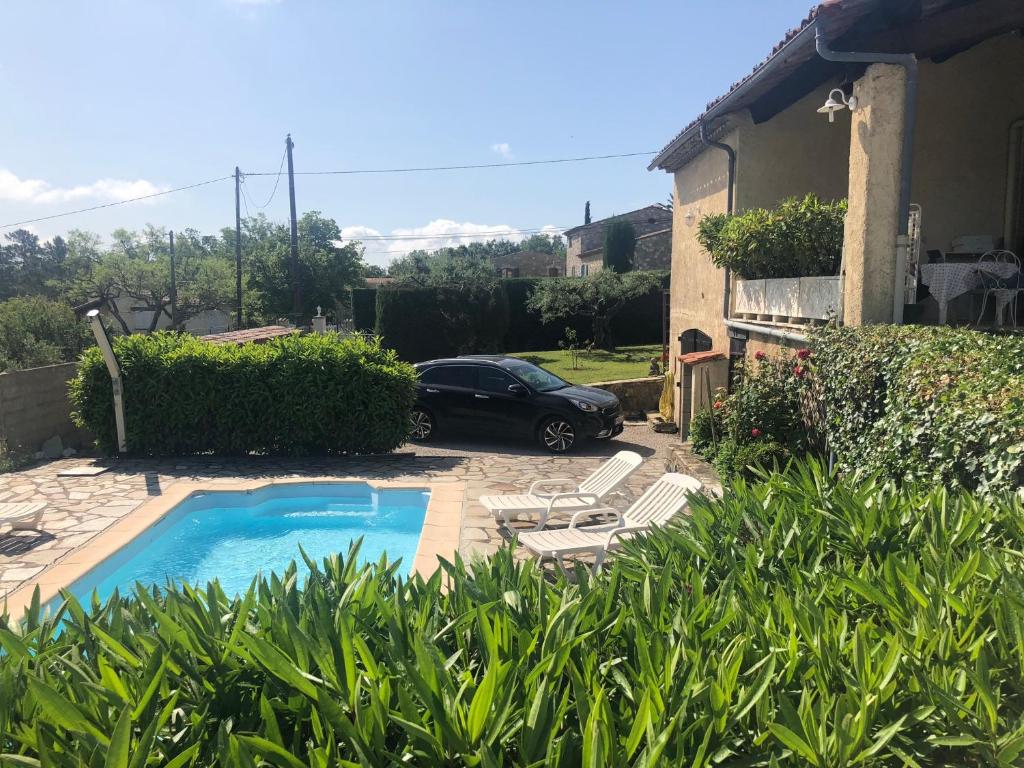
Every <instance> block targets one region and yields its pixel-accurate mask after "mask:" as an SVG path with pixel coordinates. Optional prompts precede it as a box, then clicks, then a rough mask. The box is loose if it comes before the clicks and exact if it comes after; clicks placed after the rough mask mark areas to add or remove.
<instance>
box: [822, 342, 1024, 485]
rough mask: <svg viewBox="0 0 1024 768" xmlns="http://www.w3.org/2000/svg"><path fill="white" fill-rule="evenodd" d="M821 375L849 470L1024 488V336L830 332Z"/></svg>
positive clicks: (831, 438) (837, 445) (836, 443)
mask: <svg viewBox="0 0 1024 768" xmlns="http://www.w3.org/2000/svg"><path fill="white" fill-rule="evenodd" d="M813 346H814V358H813V361H814V362H813V368H814V375H815V379H816V381H817V382H818V385H819V387H820V391H821V398H822V401H823V406H824V412H825V414H826V424H825V428H826V432H827V437H828V443H829V446H830V447H831V448H832V450H834V451H835V453H836V456H837V458H838V461H839V466H840V467H841V468H843V469H846V470H862V471H868V472H876V471H877V472H884V473H886V474H887V475H889V476H890V477H893V478H900V479H906V480H921V481H925V482H930V483H936V484H951V485H959V486H963V487H966V488H972V489H980V490H982V491H985V492H989V491H998V490H1001V489H1012V488H1016V487H1018V486H1021V485H1024V338H1022V337H1020V336H995V335H989V334H984V333H979V332H977V331H973V330H969V329H963V328H948V327H920V326H891V325H871V326H864V327H860V328H844V329H835V328H825V329H822V330H821V331H819V332H818V333H817V334H816V335H815V337H814V339H813Z"/></svg>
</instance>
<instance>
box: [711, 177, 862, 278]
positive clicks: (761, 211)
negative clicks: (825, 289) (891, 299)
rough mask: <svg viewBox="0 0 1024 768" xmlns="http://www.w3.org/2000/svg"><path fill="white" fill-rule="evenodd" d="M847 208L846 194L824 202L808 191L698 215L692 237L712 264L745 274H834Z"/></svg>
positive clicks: (786, 275) (779, 275)
mask: <svg viewBox="0 0 1024 768" xmlns="http://www.w3.org/2000/svg"><path fill="white" fill-rule="evenodd" d="M846 208H847V205H846V201H845V200H839V201H836V202H829V203H826V202H822V201H821V200H819V199H818V198H817V197H816V196H815V195H807V196H806V197H804V198H803V199H798V198H795V197H793V198H789V199H787V200H783V201H782V202H781V203H780V204H779V206H778V207H777V208H772V209H765V208H751V209H750V210H748V211H744V212H743V213H739V214H736V215H733V216H728V215H726V214H723V213H717V214H709V215H707V216H705V217H704V218H703V219H701V221H700V225H699V228H698V232H697V239H698V241H700V244H701V245H702V246H704V248H705V250H707V252H708V253H710V254H711V260H712V261H713V262H714V263H715V264H717V265H718V266H719V267H730V268H731V269H733V270H734V271H735V272H736V274H737V275H739V276H740V277H742V278H744V279H746V280H757V279H761V278H772V277H813V276H816V275H835V274H838V272H839V261H840V257H841V255H842V250H843V226H844V221H845V218H846Z"/></svg>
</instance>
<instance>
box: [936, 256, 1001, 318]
mask: <svg viewBox="0 0 1024 768" xmlns="http://www.w3.org/2000/svg"><path fill="white" fill-rule="evenodd" d="M982 271H985V272H988V273H990V274H993V275H996V276H998V277H1000V278H1002V279H1003V280H1006V279H1009V278H1011V277H1013V275H1014V274H1015V273H1016V272H1017V266H1016V265H1015V264H1006V263H1003V262H994V261H988V262H985V263H983V264H978V263H977V262H975V263H973V264H971V263H968V264H942V263H939V264H922V265H921V282H922V283H924V284H925V285H927V286H928V292H929V293H930V294H931V295H932V296H934V297H935V300H936V301H937V302H938V303H939V322H940V323H945V322H946V310H947V308H948V306H949V302H950V300H951V299H955V298H956V297H957V296H961V295H963V294H965V293H967V292H968V291H972V290H974V289H975V288H980V287H981V286H982V285H983V283H982V281H981V274H980V273H981V272H982Z"/></svg>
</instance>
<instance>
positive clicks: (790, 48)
mask: <svg viewBox="0 0 1024 768" xmlns="http://www.w3.org/2000/svg"><path fill="white" fill-rule="evenodd" d="M817 27H818V19H817V18H815V19H813V20H812V21H811V22H810V23H808V24H807V26H805V27H804V28H803V29H801V30H800V31H799V32H797V33H796V34H795V35H793V37H792V38H791V39H790V40H788V41H787V42H786V43H785V45H783V46H781V47H780V48H779V50H778V51H776V52H775V53H774V54H773V55H772V57H771V58H770V59H768V60H767V61H766V62H765V63H764V64H763V65H761V66H760V67H759V68H758V70H757V71H756V72H755V73H753V74H752V75H751V76H750V77H749V78H747V79H746V80H744V81H743V82H742V83H740V85H738V86H737V87H736V88H735V89H733V90H732V91H730V92H729V93H728V94H726V95H725V96H723V97H722V98H721V99H720V100H719V101H718V102H716V103H715V104H713V105H712V106H711V107H709V108H708V109H707V110H705V111H704V113H703V114H702V115H701V116H700V117H698V118H697V120H695V121H694V122H693V123H692V124H691V125H689V126H688V127H687V128H686V129H685V130H684V131H683V132H682V133H680V134H679V135H678V136H676V137H675V138H674V139H673V140H672V141H671V142H669V144H668V145H667V146H666V147H665V148H664V149H663V150H661V152H659V153H658V155H657V157H655V158H654V160H652V161H651V163H650V165H648V166H647V170H648V171H653V170H655V169H661V170H664V171H666V172H667V173H672V172H674V171H676V170H678V169H679V168H681V167H682V166H683V165H685V163H680V164H675V163H673V164H672V165H671V166H670V165H669V164H668V160H669V159H670V158H671V157H672V155H674V154H675V153H676V152H678V151H679V150H680V149H682V148H683V147H685V146H686V145H687V144H689V143H690V142H691V141H693V140H694V139H695V138H697V137H698V136H699V135H700V124H701V123H702V122H704V123H707V122H710V121H712V120H715V119H717V118H719V117H723V116H725V115H727V114H729V113H730V112H733V111H735V110H736V108H737V107H735V106H734V105H735V104H736V102H738V101H740V100H741V99H742V98H743V97H744V96H746V95H747V94H749V93H750V91H751V90H753V89H754V87H755V86H757V85H758V84H759V83H760V81H761V79H762V78H764V77H767V76H768V75H770V74H771V73H772V71H773V70H774V69H775V67H777V66H779V65H780V64H781V63H783V62H785V61H786V60H787V58H788V57H789V56H790V55H792V54H793V52H794V51H797V50H799V49H800V47H801V46H803V45H810V47H812V48H813V47H814V35H815V32H816V30H817Z"/></svg>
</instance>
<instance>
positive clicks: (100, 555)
mask: <svg viewBox="0 0 1024 768" xmlns="http://www.w3.org/2000/svg"><path fill="white" fill-rule="evenodd" d="M342 483H365V484H366V485H369V486H370V487H371V488H373V489H374V490H384V489H394V490H427V491H429V493H430V499H429V500H428V502H427V509H426V513H425V515H424V518H423V529H422V530H421V531H420V540H419V543H418V544H417V546H416V555H415V557H414V559H413V568H412V570H413V572H414V573H417V574H419V575H420V576H422V577H423V578H429V577H430V576H431V575H433V574H434V572H435V571H436V570H437V569H438V568H439V567H440V562H439V560H438V558H444V559H445V560H448V561H451V560H453V559H454V556H455V551H456V549H458V546H459V537H460V533H461V530H462V508H463V501H464V500H465V495H466V484H465V483H464V482H463V481H461V480H452V481H438V480H431V481H429V482H415V481H410V480H376V479H371V478H365V477H349V476H341V477H335V476H331V475H322V476H313V477H288V478H280V479H273V480H269V479H252V480H242V479H237V478H230V479H223V480H220V479H215V480H179V481H177V482H175V483H173V484H171V485H170V486H168V487H167V489H166V490H165V491H164V492H163V493H162V494H161V495H160V496H159V497H157V498H154V499H152V500H150V501H147V502H146V503H145V504H143V505H142V506H140V507H138V508H136V509H134V510H132V511H131V512H129V513H128V514H127V515H125V516H124V517H122V518H121V519H119V520H117V521H116V522H114V523H113V524H112V525H111V526H110V527H109V528H106V529H104V530H102V531H100V532H99V533H98V534H97V535H96V536H94V537H92V538H91V539H89V540H88V541H86V542H83V543H82V544H80V545H79V546H78V547H76V548H74V549H72V550H71V551H70V552H68V553H67V554H65V555H64V556H62V557H60V558H58V559H57V560H56V561H55V562H53V563H51V564H50V565H48V566H47V567H46V568H44V569H43V570H42V571H40V572H39V573H38V574H37V575H36V576H34V577H33V578H31V579H29V580H28V581H27V582H25V583H24V584H22V585H21V586H20V587H18V589H16V590H15V591H14V592H12V593H10V594H9V595H8V596H7V597H6V599H5V600H4V603H6V608H7V612H8V614H9V615H11V616H16V615H19V614H21V613H22V612H23V611H24V610H25V609H26V608H28V607H29V606H30V605H31V604H32V595H33V592H34V591H35V589H36V587H38V588H39V599H40V604H41V605H45V604H46V603H47V602H49V601H50V600H52V599H53V598H54V597H56V596H57V595H59V594H60V590H61V589H63V588H65V587H68V586H70V585H71V584H73V583H74V582H75V581H77V580H78V579H80V578H81V577H82V576H84V575H85V574H86V573H88V572H89V571H90V570H92V569H93V568H95V567H96V566H97V565H99V564H100V563H102V562H103V561H104V560H106V559H107V558H108V557H110V556H111V555H113V554H114V553H115V552H117V551H118V550H119V549H121V548H122V547H124V546H125V545H127V544H128V543H129V542H131V541H133V540H134V539H135V538H137V537H138V536H141V535H142V534H143V533H145V532H146V531H147V530H149V529H150V528H151V527H153V526H154V525H156V524H157V523H158V522H160V521H161V520H163V519H164V517H166V516H167V514H168V513H169V512H170V511H171V510H172V509H173V508H174V507H176V506H177V505H178V504H180V503H181V502H183V501H185V500H186V499H187V498H189V497H190V496H192V495H194V494H199V493H233V492H234V493H237V492H244V493H253V492H256V491H259V490H262V489H264V488H269V487H272V486H275V485H328V484H331V485H338V484H342Z"/></svg>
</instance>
